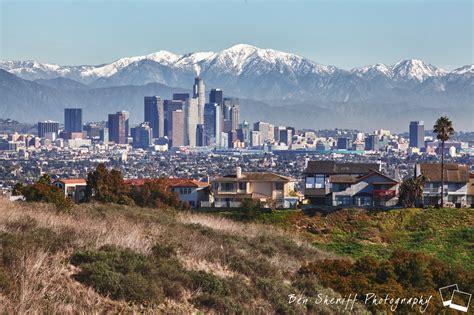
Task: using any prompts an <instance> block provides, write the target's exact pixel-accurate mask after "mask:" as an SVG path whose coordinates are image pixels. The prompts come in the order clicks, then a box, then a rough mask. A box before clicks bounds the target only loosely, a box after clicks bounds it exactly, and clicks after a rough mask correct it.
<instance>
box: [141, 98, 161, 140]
mask: <svg viewBox="0 0 474 315" xmlns="http://www.w3.org/2000/svg"><path fill="white" fill-rule="evenodd" d="M145 122H149V123H150V127H151V129H152V132H153V138H160V137H163V136H164V135H165V133H164V124H165V122H164V111H163V100H162V99H161V97H159V96H145Z"/></svg>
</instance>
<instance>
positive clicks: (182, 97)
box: [173, 93, 189, 102]
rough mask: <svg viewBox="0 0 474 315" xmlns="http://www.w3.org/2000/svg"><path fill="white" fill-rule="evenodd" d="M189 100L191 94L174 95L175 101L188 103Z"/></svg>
mask: <svg viewBox="0 0 474 315" xmlns="http://www.w3.org/2000/svg"><path fill="white" fill-rule="evenodd" d="M188 98H189V93H173V100H175V101H183V102H184V101H186V100H187V99H188Z"/></svg>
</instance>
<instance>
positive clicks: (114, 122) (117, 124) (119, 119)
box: [108, 111, 128, 144]
mask: <svg viewBox="0 0 474 315" xmlns="http://www.w3.org/2000/svg"><path fill="white" fill-rule="evenodd" d="M127 128H128V112H125V111H121V112H117V113H115V114H109V120H108V129H109V141H112V142H115V143H116V144H126V143H127V140H128V139H127V138H128V134H127Z"/></svg>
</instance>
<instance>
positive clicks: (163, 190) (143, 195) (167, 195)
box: [130, 178, 189, 210]
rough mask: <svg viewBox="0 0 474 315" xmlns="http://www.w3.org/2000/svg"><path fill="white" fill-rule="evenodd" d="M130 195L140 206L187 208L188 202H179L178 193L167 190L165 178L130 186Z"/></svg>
mask: <svg viewBox="0 0 474 315" xmlns="http://www.w3.org/2000/svg"><path fill="white" fill-rule="evenodd" d="M130 195H131V198H132V199H133V200H134V201H135V203H136V204H137V205H139V206H140V207H150V208H162V207H172V208H175V209H180V210H188V209H189V204H188V203H185V202H181V201H180V200H179V198H178V195H177V194H175V193H173V192H171V191H170V190H169V187H168V184H167V183H166V180H165V179H162V178H156V179H152V180H149V181H146V182H145V183H143V185H141V186H135V187H132V189H131V192H130Z"/></svg>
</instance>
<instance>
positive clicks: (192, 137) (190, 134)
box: [184, 98, 198, 147]
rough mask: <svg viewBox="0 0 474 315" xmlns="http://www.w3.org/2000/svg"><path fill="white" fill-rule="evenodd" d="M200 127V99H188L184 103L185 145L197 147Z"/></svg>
mask: <svg viewBox="0 0 474 315" xmlns="http://www.w3.org/2000/svg"><path fill="white" fill-rule="evenodd" d="M197 125H198V99H197V98H188V99H186V101H185V103H184V144H185V145H188V146H191V147H195V146H196V128H197Z"/></svg>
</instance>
